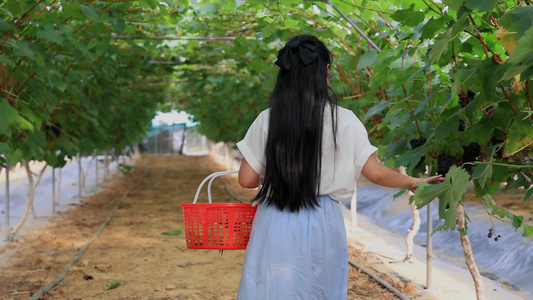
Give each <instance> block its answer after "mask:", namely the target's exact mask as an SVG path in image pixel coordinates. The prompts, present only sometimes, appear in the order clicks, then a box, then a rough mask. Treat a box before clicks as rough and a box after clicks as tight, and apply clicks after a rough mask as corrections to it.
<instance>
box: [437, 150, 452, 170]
mask: <svg viewBox="0 0 533 300" xmlns="http://www.w3.org/2000/svg"><path fill="white" fill-rule="evenodd" d="M456 161H457V159H456V158H455V157H454V156H450V155H446V154H445V153H441V154H439V156H438V157H437V174H439V175H442V176H446V173H448V171H449V170H450V168H451V167H452V166H453V165H455V162H456Z"/></svg>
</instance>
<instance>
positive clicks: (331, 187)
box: [237, 105, 377, 201]
mask: <svg viewBox="0 0 533 300" xmlns="http://www.w3.org/2000/svg"><path fill="white" fill-rule="evenodd" d="M329 107H330V106H329V105H326V110H325V112H324V129H323V133H322V152H323V153H322V169H321V178H320V190H319V195H329V196H330V197H331V198H333V199H335V200H337V201H350V200H351V199H352V196H353V193H354V191H355V182H356V181H360V180H362V179H363V178H364V177H363V176H362V175H361V170H362V169H363V166H364V165H365V163H366V162H367V160H368V158H369V157H370V156H371V155H372V154H373V153H374V152H376V151H377V148H376V147H374V146H372V145H371V144H370V141H369V140H368V132H367V131H366V128H365V127H364V125H363V123H361V121H360V120H359V118H357V116H356V115H355V114H354V113H353V112H352V111H351V110H348V109H346V108H342V107H340V106H337V108H338V110H337V112H338V113H337V126H338V127H337V155H335V147H334V144H333V130H332V127H331V113H330V109H329ZM269 119H270V109H266V110H264V111H262V112H261V113H260V114H259V116H257V118H256V119H255V121H254V122H253V123H252V125H251V126H250V128H249V129H248V132H246V136H245V137H244V139H243V140H242V141H240V142H238V143H237V147H238V148H239V150H240V151H241V154H242V155H243V157H244V158H245V159H246V161H247V162H248V164H250V166H251V167H252V169H254V171H255V172H256V173H257V174H259V175H261V176H263V175H264V174H265V166H266V162H265V147H266V140H267V136H268V126H269V125H268V124H269Z"/></svg>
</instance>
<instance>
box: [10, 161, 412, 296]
mask: <svg viewBox="0 0 533 300" xmlns="http://www.w3.org/2000/svg"><path fill="white" fill-rule="evenodd" d="M221 170H224V168H223V167H222V166H221V165H219V164H217V163H216V162H215V161H214V160H213V159H212V158H211V157H209V156H199V157H187V156H161V157H145V158H142V159H141V160H140V161H139V162H138V163H137V165H136V168H135V170H134V171H133V172H132V175H131V176H121V177H118V178H116V179H114V180H113V181H111V182H109V183H108V185H107V187H106V188H105V189H104V190H103V191H102V192H100V193H98V194H96V195H94V196H88V197H86V198H85V199H84V201H82V203H81V204H80V205H78V206H76V207H74V208H72V209H70V210H68V211H65V212H62V213H60V214H58V215H56V216H55V217H53V218H52V219H51V220H50V223H49V225H48V226H46V227H44V228H40V229H37V230H29V231H28V230H26V232H25V233H24V235H23V236H21V237H20V238H18V239H16V240H15V241H13V242H12V243H10V244H8V245H7V246H6V247H4V248H2V249H0V255H5V256H7V257H8V262H7V264H6V265H3V266H2V271H1V272H0V299H28V298H29V297H30V296H31V295H32V294H34V293H36V292H37V291H39V290H40V289H41V288H42V287H43V286H45V285H47V284H48V283H50V282H52V280H54V279H56V278H58V276H59V275H60V274H61V273H62V272H63V273H65V275H66V276H64V278H62V279H61V280H59V279H58V280H57V281H58V282H57V283H56V284H55V285H54V286H53V287H52V288H50V289H49V290H48V291H46V292H44V293H43V294H42V296H41V299H202V300H203V299H220V300H223V299H235V298H236V295H237V290H238V285H239V280H240V276H241V270H242V264H243V261H244V253H245V252H244V251H243V250H226V251H223V252H222V253H220V252H219V251H218V250H191V249H188V248H187V246H186V242H185V236H184V234H183V233H181V234H177V235H167V234H163V233H169V232H173V231H178V230H179V231H183V230H184V225H183V217H182V212H181V209H180V204H183V203H191V202H192V200H193V198H194V195H195V192H196V189H197V187H198V185H199V183H200V182H201V181H202V180H203V179H204V178H205V177H206V176H207V175H209V174H210V173H212V172H214V171H221ZM143 175H144V176H143ZM139 180H140V181H139ZM137 182H139V185H138V186H135V184H136V183H137ZM130 189H131V192H129V193H128V194H127V196H126V197H125V198H124V199H123V201H122V203H121V204H120V205H119V206H118V208H117V209H116V210H115V211H114V213H113V215H112V217H111V218H110V220H109V222H108V224H107V225H106V226H105V227H104V228H103V230H101V232H100V233H99V234H98V235H97V236H96V235H95V233H97V232H98V231H99V229H100V228H101V226H102V224H104V223H105V222H106V219H108V218H109V216H110V213H111V212H112V211H113V208H114V207H115V205H116V204H117V203H118V202H119V201H120V200H121V198H123V195H125V193H126V192H127V191H128V190H130ZM205 194H206V193H205V190H204V193H203V194H202V195H203V196H202V197H201V198H200V200H199V203H201V202H205V201H207V200H206V198H207V197H205ZM212 194H213V199H214V200H215V201H216V202H235V197H237V198H239V199H242V200H246V201H247V200H251V199H252V198H253V196H254V194H255V191H254V190H244V189H242V188H240V187H239V186H238V183H237V182H236V177H235V176H226V177H225V178H224V179H217V180H215V181H214V184H213V186H212ZM90 241H93V243H92V244H91V243H90ZM87 245H90V246H88V248H87ZM84 248H86V251H85V252H83V254H81V255H77V254H78V253H79V251H80V249H84ZM349 249H350V258H351V259H352V260H354V261H355V262H357V263H358V264H360V265H362V266H363V267H365V268H367V269H369V270H372V272H374V273H375V274H377V275H379V276H380V277H381V278H382V279H384V280H385V281H387V282H389V284H392V285H394V287H395V288H396V289H398V290H400V291H402V292H403V293H404V294H405V295H407V296H409V297H411V298H416V296H417V292H418V290H420V289H422V287H420V286H415V285H414V284H412V283H407V282H404V281H402V280H400V279H398V278H395V277H394V276H392V275H391V274H390V271H388V270H387V269H386V267H385V266H382V265H377V264H373V265H370V263H369V262H371V261H375V258H374V257H372V255H371V254H368V253H365V250H364V248H363V247H362V246H361V245H359V244H357V243H356V242H354V241H349ZM78 256H79V257H78ZM75 258H77V259H75ZM348 286H349V296H348V299H396V296H395V295H394V294H392V293H391V292H389V291H388V290H386V289H385V288H384V287H383V286H382V285H381V284H379V283H378V282H377V281H375V280H374V279H372V278H370V277H369V276H368V275H366V274H365V273H363V272H361V271H360V270H357V269H355V268H351V269H350V272H349V283H348Z"/></svg>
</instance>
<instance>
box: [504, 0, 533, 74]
mask: <svg viewBox="0 0 533 300" xmlns="http://www.w3.org/2000/svg"><path fill="white" fill-rule="evenodd" d="M531 7H532V8H533V6H531ZM532 19H533V18H532ZM526 60H527V61H530V63H529V65H530V66H531V64H533V26H532V27H531V28H529V30H528V31H526V32H525V34H524V35H523V36H522V37H521V38H520V39H519V40H518V43H517V44H516V47H515V48H514V51H513V54H512V55H511V58H510V59H509V61H508V62H509V63H513V64H519V63H522V62H524V61H526Z"/></svg>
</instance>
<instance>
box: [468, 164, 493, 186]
mask: <svg viewBox="0 0 533 300" xmlns="http://www.w3.org/2000/svg"><path fill="white" fill-rule="evenodd" d="M491 176H492V165H491V164H481V165H477V166H475V168H474V172H473V173H472V178H474V179H476V180H477V182H478V183H479V185H480V187H481V188H483V187H485V184H486V182H487V179H489V178H490V177H491Z"/></svg>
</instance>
